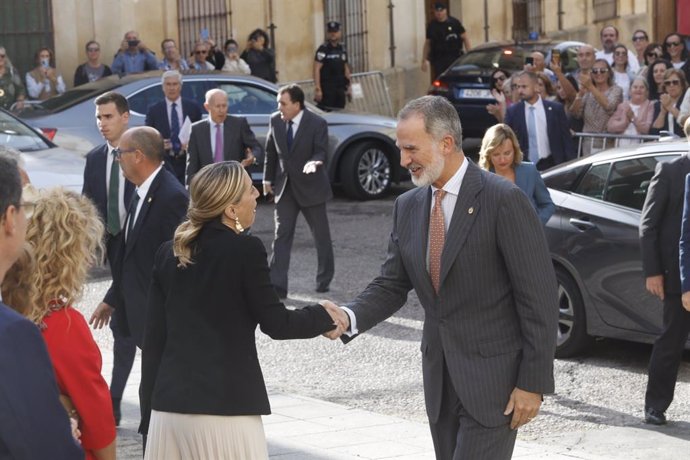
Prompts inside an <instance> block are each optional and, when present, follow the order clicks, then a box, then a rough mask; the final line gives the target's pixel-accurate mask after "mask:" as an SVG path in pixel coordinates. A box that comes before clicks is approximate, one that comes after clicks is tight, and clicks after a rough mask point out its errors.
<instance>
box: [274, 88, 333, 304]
mask: <svg viewBox="0 0 690 460" xmlns="http://www.w3.org/2000/svg"><path fill="white" fill-rule="evenodd" d="M278 110H279V111H278V112H276V113H274V114H273V115H272V116H271V121H270V124H269V128H268V136H267V138H266V161H265V163H264V194H265V195H266V196H270V195H275V202H276V209H275V222H276V228H275V237H274V240H273V254H272V255H271V260H270V263H269V265H270V268H271V282H272V283H273V286H274V288H275V289H276V292H277V293H278V296H279V297H281V298H285V297H287V289H288V269H289V267H290V251H291V250H292V240H293V238H294V236H295V224H296V222H297V216H298V215H299V213H300V212H301V213H302V214H303V215H304V218H305V219H306V221H307V224H309V228H310V229H311V232H312V234H313V235H314V242H315V243H316V253H317V258H318V269H317V273H316V292H328V290H329V286H330V283H331V280H332V279H333V272H334V262H333V244H332V243H331V232H330V229H329V227H328V217H327V215H326V201H328V200H330V199H331V198H332V197H333V192H332V191H331V184H330V181H329V179H328V173H327V172H326V155H327V153H326V152H327V149H328V125H327V123H326V120H324V119H323V118H321V117H319V116H318V115H316V114H314V113H312V112H310V111H308V110H305V108H304V92H303V91H302V89H301V88H300V87H299V86H297V85H288V86H284V87H282V88H280V89H279V90H278Z"/></svg>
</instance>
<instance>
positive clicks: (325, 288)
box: [316, 284, 331, 292]
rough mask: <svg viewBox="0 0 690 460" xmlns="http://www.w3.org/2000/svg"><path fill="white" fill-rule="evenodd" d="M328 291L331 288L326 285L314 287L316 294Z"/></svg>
mask: <svg viewBox="0 0 690 460" xmlns="http://www.w3.org/2000/svg"><path fill="white" fill-rule="evenodd" d="M330 290H331V288H329V287H328V285H327V284H320V285H318V286H316V292H328V291H330Z"/></svg>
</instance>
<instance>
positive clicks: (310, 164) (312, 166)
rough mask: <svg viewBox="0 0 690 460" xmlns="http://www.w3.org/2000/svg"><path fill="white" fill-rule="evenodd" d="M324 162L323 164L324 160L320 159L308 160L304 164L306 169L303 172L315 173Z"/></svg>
mask: <svg viewBox="0 0 690 460" xmlns="http://www.w3.org/2000/svg"><path fill="white" fill-rule="evenodd" d="M322 164H323V161H318V160H312V161H307V162H306V163H305V165H304V169H302V172H303V173H304V174H313V173H315V172H316V168H318V167H319V166H321V165H322Z"/></svg>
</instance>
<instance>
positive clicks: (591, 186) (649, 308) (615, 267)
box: [560, 154, 676, 335]
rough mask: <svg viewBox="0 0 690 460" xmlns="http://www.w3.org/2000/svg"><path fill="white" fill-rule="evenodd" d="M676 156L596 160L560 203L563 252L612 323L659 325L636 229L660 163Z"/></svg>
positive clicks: (633, 327) (651, 328)
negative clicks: (643, 270) (563, 236)
mask: <svg viewBox="0 0 690 460" xmlns="http://www.w3.org/2000/svg"><path fill="white" fill-rule="evenodd" d="M675 156H676V155H675V154H660V155H646V156H640V157H635V158H626V159H620V160H613V161H607V162H602V163H595V164H592V165H591V167H590V169H589V170H588V171H587V172H586V173H585V175H584V176H583V177H582V180H581V181H580V182H579V183H578V184H577V186H576V188H575V189H574V193H572V194H570V195H569V196H568V197H567V198H566V199H565V200H564V201H563V202H562V203H561V204H560V207H561V211H562V212H561V216H562V221H561V224H562V230H563V235H566V236H565V240H564V244H563V246H562V247H563V248H564V251H565V252H566V253H565V254H563V256H564V257H565V258H566V259H567V260H568V261H569V263H571V264H572V265H573V266H574V267H575V269H576V270H577V273H578V275H579V277H580V279H581V280H582V282H583V285H584V286H585V291H586V292H585V293H584V294H585V295H587V296H588V297H589V299H590V300H591V302H592V305H593V306H594V309H595V311H596V313H597V314H598V316H599V318H600V319H601V321H603V322H604V323H605V324H606V325H608V326H610V327H613V328H616V329H622V330H627V331H635V332H642V333H648V334H649V333H658V332H659V331H660V328H661V303H660V302H658V299H656V298H655V297H653V296H651V294H649V293H648V292H647V291H646V289H645V281H644V276H643V272H642V263H641V256H640V249H639V245H640V244H639V230H638V229H639V220H640V211H641V209H642V205H643V203H644V199H645V196H646V192H647V187H648V186H649V181H650V179H651V177H652V175H653V174H654V169H655V167H656V164H657V163H658V162H660V161H668V160H670V159H672V158H675ZM592 332H596V331H592ZM607 335H610V334H607Z"/></svg>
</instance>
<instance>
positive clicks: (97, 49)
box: [86, 48, 101, 53]
mask: <svg viewBox="0 0 690 460" xmlns="http://www.w3.org/2000/svg"><path fill="white" fill-rule="evenodd" d="M100 50H101V49H100V48H86V51H88V52H89V53H95V52H96V51H100Z"/></svg>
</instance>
